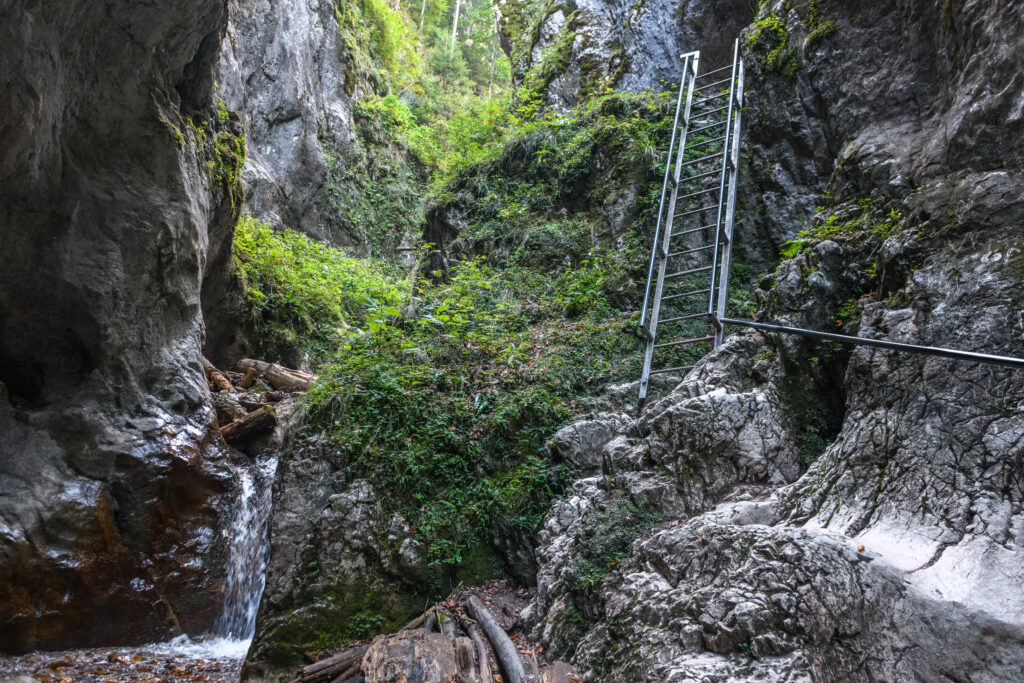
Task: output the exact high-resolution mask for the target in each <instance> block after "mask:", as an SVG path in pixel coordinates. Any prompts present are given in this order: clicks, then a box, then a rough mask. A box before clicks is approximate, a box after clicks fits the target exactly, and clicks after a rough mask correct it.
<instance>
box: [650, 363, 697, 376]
mask: <svg viewBox="0 0 1024 683" xmlns="http://www.w3.org/2000/svg"><path fill="white" fill-rule="evenodd" d="M695 367H697V366H696V365H680V366H679V367H677V368H665V369H664V370H651V372H650V374H652V375H664V374H666V373H669V372H679V371H681V370H693V369H694V368H695Z"/></svg>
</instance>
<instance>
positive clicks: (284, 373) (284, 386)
mask: <svg viewBox="0 0 1024 683" xmlns="http://www.w3.org/2000/svg"><path fill="white" fill-rule="evenodd" d="M249 369H253V370H256V372H258V373H260V374H261V375H263V377H264V378H266V380H267V382H268V383H269V384H270V386H272V387H274V388H275V389H280V390H282V391H305V390H306V389H309V388H310V387H311V386H313V383H314V382H316V381H317V379H319V378H318V377H317V376H316V375H311V374H309V373H308V372H299V371H298V370H291V369H289V368H286V367H284V366H282V365H278V364H277V363H264V362H263V361H261V360H253V359H252V358H243V359H242V360H240V361H238V371H239V372H248V370H249Z"/></svg>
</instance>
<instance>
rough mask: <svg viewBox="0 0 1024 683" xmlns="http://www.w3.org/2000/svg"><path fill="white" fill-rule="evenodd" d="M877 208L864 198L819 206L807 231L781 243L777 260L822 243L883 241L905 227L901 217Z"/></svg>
mask: <svg viewBox="0 0 1024 683" xmlns="http://www.w3.org/2000/svg"><path fill="white" fill-rule="evenodd" d="M879 204H880V202H878V201H876V200H873V199H871V198H870V197H865V198H862V199H858V200H857V201H856V202H849V203H846V204H841V205H839V206H837V207H834V208H831V209H827V208H825V207H824V206H819V207H818V212H817V214H816V215H815V216H814V219H813V222H812V225H811V227H810V228H806V229H804V230H801V231H800V232H798V233H797V235H796V238H795V239H792V240H789V241H788V242H785V243H783V245H782V248H781V250H780V252H779V257H780V258H781V260H783V261H785V260H787V259H791V258H793V257H794V256H796V255H797V254H799V253H800V252H801V251H803V250H804V248H805V247H807V246H808V245H810V244H813V243H815V242H819V241H821V240H826V239H837V238H871V239H882V240H885V239H888V238H889V237H891V236H893V235H895V234H897V233H899V232H900V231H901V230H903V228H904V227H906V224H905V221H904V220H903V214H902V213H901V212H900V211H899V210H898V209H895V208H890V209H889V210H888V211H885V210H884V209H882V208H881V207H880V206H879Z"/></svg>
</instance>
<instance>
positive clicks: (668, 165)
mask: <svg viewBox="0 0 1024 683" xmlns="http://www.w3.org/2000/svg"><path fill="white" fill-rule="evenodd" d="M698 54H700V53H699V52H696V53H695V52H690V53H687V54H685V55H683V58H684V60H685V61H684V62H683V64H684V66H685V67H686V68H684V70H683V77H682V78H681V79H680V80H679V96H678V97H677V98H676V115H675V120H674V121H673V123H672V137H671V138H670V139H669V145H668V157H667V158H666V160H665V177H664V179H663V180H662V183H661V201H660V202H659V203H658V222H657V223H656V225H655V227H654V240H653V243H652V246H651V262H650V265H649V266H648V268H647V286H646V287H645V288H644V304H643V308H641V309H640V324H639V327H640V329H641V330H646V327H647V311H648V309H649V307H650V299H651V284H652V282H653V280H654V266H655V259H656V258H657V255H658V238H659V237H660V236H661V223H662V216H663V215H664V213H665V196H666V195H667V194H668V179H669V174H670V173H671V170H672V151H673V145H674V144H675V141H676V132H677V131H678V129H679V114H680V112H681V111H682V109H683V93H684V92H685V90H686V79H687V75H688V74H689V67H690V60H691V58H692V57H693V56H695V55H698ZM646 336H650V335H649V334H647V335H646Z"/></svg>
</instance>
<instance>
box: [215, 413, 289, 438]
mask: <svg viewBox="0 0 1024 683" xmlns="http://www.w3.org/2000/svg"><path fill="white" fill-rule="evenodd" d="M276 424H277V418H276V417H275V416H274V407H273V406H264V407H262V408H260V409H259V410H254V411H253V412H251V413H249V414H248V415H246V416H245V417H243V418H240V419H238V420H235V421H234V422H232V423H231V424H228V425H225V426H224V427H222V428H221V430H220V433H221V436H223V437H224V440H225V441H227V442H228V443H229V444H231V445H232V446H239V445H242V444H244V443H245V442H246V441H248V440H249V439H251V438H252V437H254V436H258V435H260V434H262V433H264V432H267V431H269V430H271V429H273V428H274V425H276Z"/></svg>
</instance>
